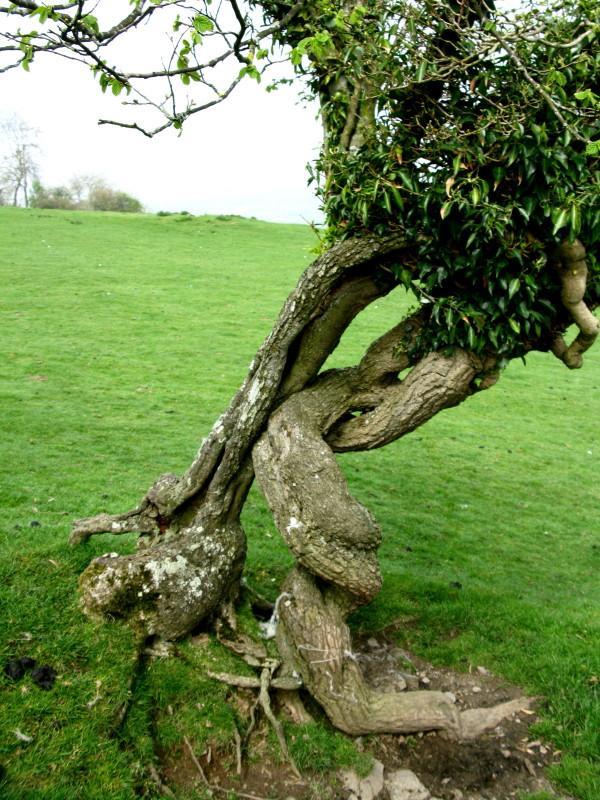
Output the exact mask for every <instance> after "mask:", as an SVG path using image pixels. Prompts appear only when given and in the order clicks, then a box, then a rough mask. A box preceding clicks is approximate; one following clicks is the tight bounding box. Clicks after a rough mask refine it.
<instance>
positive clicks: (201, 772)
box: [183, 736, 210, 786]
mask: <svg viewBox="0 0 600 800" xmlns="http://www.w3.org/2000/svg"><path fill="white" fill-rule="evenodd" d="M183 742H184V744H185V746H186V747H187V749H188V752H189V754H190V758H191V759H192V761H193V762H194V766H195V767H196V769H197V770H198V774H199V775H200V778H201V779H202V783H203V784H204V785H205V786H210V784H209V782H208V778H207V777H206V773H205V772H204V770H203V769H202V764H201V763H200V762H199V761H198V759H197V758H196V753H194V748H193V747H192V744H191V742H190V740H189V739H188V737H187V736H184V737H183Z"/></svg>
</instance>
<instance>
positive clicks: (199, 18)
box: [192, 14, 215, 33]
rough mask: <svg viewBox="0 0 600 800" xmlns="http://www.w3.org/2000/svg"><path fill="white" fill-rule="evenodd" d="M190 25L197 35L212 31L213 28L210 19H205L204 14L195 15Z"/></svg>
mask: <svg viewBox="0 0 600 800" xmlns="http://www.w3.org/2000/svg"><path fill="white" fill-rule="evenodd" d="M192 24H193V25H194V28H195V29H196V30H197V31H198V33H208V31H212V30H214V27H215V26H214V23H213V21H212V19H210V18H209V17H205V16H204V14H196V16H195V17H194V19H193V23H192Z"/></svg>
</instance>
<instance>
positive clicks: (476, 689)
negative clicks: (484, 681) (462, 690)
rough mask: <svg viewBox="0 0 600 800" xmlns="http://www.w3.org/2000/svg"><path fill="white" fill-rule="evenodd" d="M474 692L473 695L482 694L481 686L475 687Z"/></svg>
mask: <svg viewBox="0 0 600 800" xmlns="http://www.w3.org/2000/svg"><path fill="white" fill-rule="evenodd" d="M472 691H473V694H479V693H480V692H481V686H474V687H473V689H472Z"/></svg>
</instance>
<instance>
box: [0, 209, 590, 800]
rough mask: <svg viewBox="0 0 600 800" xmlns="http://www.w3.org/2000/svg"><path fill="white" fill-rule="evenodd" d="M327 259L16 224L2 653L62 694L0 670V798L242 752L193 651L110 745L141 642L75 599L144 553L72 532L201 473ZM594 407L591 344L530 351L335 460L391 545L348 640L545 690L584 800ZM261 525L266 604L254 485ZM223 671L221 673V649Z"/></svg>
mask: <svg viewBox="0 0 600 800" xmlns="http://www.w3.org/2000/svg"><path fill="white" fill-rule="evenodd" d="M314 244H315V240H314V236H313V234H312V233H311V232H310V231H309V230H308V229H307V228H304V227H302V226H294V225H274V224H268V223H263V222H258V221H255V220H244V219H240V218H236V217H232V218H231V217H230V218H218V217H201V218H192V217H179V216H171V217H153V216H144V215H140V216H133V215H132V216H121V215H116V214H115V215H112V214H92V213H83V212H79V213H77V212H74V213H69V212H53V211H36V210H19V209H5V208H0V325H1V339H0V341H1V348H0V397H1V407H0V408H1V417H0V425H1V429H2V450H1V456H0V504H1V507H2V515H1V517H0V658H1V659H2V664H3V663H4V662H5V661H6V660H7V659H8V658H11V657H15V656H24V655H29V656H32V657H33V658H35V659H36V660H37V661H38V662H40V663H48V664H51V665H52V666H53V667H54V668H55V669H56V670H57V672H58V675H59V677H58V680H57V684H56V686H55V688H54V689H53V690H52V691H48V692H44V691H42V690H40V689H38V688H37V687H35V686H33V685H32V684H31V682H30V681H29V680H28V679H24V680H23V681H21V682H19V683H16V684H15V683H13V682H11V681H10V680H9V679H8V678H6V677H5V676H4V675H2V676H1V677H0V764H1V765H3V766H4V767H5V768H6V772H7V778H6V779H5V781H4V783H0V797H2V798H6V799H7V800H30V799H31V800H38V799H40V800H41V799H42V798H43V800H70V799H71V798H73V799H74V800H75V798H84V800H88V798H89V800H93V799H94V798H103V800H112V798H114V799H115V800H121V799H122V800H128V799H129V798H134V797H136V796H140V793H141V794H142V796H146V797H151V796H153V795H152V792H153V785H152V784H146V783H145V780H146V779H145V777H144V776H145V769H144V767H145V766H146V765H147V764H148V763H149V762H150V761H152V760H153V758H154V757H155V755H156V751H155V749H156V748H157V747H158V748H159V749H164V750H166V749H168V748H177V747H180V746H181V742H182V740H183V737H184V736H186V735H187V736H189V737H190V738H191V739H193V740H194V741H195V742H197V743H198V746H200V745H201V744H202V742H204V741H208V739H211V740H212V741H215V740H216V741H219V740H221V741H227V740H228V739H229V737H230V735H231V731H232V725H233V712H232V711H231V710H229V707H228V706H227V705H226V704H225V703H224V702H223V697H224V690H222V689H220V688H219V687H216V686H215V685H214V684H212V683H211V682H210V681H209V680H208V679H207V678H206V677H205V676H204V675H203V672H202V669H201V668H200V667H201V665H200V664H198V669H192V668H191V667H190V663H189V662H190V660H192V661H193V659H195V658H197V656H196V655H195V651H193V650H192V649H191V648H188V649H187V650H186V648H185V646H184V648H183V649H184V651H185V652H187V658H188V660H187V661H186V660H183V659H165V660H158V661H155V662H152V664H151V665H150V666H149V668H148V669H147V670H146V671H145V672H144V674H143V677H142V679H141V680H140V681H139V682H138V685H137V686H136V687H135V688H136V695H135V696H136V702H135V703H134V705H133V707H132V710H131V713H130V714H129V717H128V719H127V721H126V724H125V726H124V727H123V728H122V729H121V730H120V731H119V732H118V735H115V714H116V710H118V708H119V705H120V703H122V702H123V701H124V700H125V698H126V696H127V691H128V685H129V684H128V681H129V676H130V675H131V672H132V655H133V652H134V643H133V641H132V638H131V636H130V634H129V633H128V631H127V630H125V629H123V628H122V627H120V626H118V625H116V624H115V625H110V626H109V625H104V626H95V625H92V624H90V623H89V622H87V621H86V620H85V619H84V618H83V617H82V616H81V614H80V611H79V609H78V606H77V597H76V585H77V577H78V575H79V573H80V572H81V570H82V569H83V568H84V566H85V565H86V564H87V563H88V562H89V560H90V559H91V558H92V557H93V556H95V555H97V554H100V553H103V552H106V551H107V550H117V549H118V550H120V551H125V550H126V549H127V548H132V547H133V542H132V541H131V540H130V538H129V537H121V538H120V539H115V538H111V537H108V536H103V537H96V538H95V539H93V540H92V541H91V542H89V543H88V544H86V545H83V546H81V547H79V548H75V549H72V548H69V547H68V546H67V544H66V539H67V535H68V531H69V526H70V521H71V520H72V519H73V518H75V517H79V516H85V515H89V514H93V513H96V512H99V511H102V510H107V511H122V510H125V509H127V508H129V507H130V506H132V505H133V504H135V503H136V502H137V500H138V499H139V498H140V497H141V495H142V494H143V492H144V491H145V490H146V489H147V487H148V486H149V485H150V484H151V482H152V481H153V480H154V479H155V478H156V477H157V475H158V474H160V473H163V472H168V471H173V472H178V471H181V470H182V469H184V468H185V467H186V466H187V464H188V462H189V460H190V458H191V457H192V456H193V454H194V453H195V451H196V449H197V445H198V442H199V440H200V438H201V437H202V436H203V435H205V434H206V432H207V431H208V430H209V428H210V426H211V425H212V422H213V421H214V419H215V417H216V415H217V414H218V413H220V411H222V410H223V408H224V407H225V405H226V404H227V402H228V400H229V398H230V396H231V395H232V393H233V392H234V391H235V389H236V388H237V386H238V384H239V382H240V381H241V380H242V378H243V377H244V374H245V370H246V368H247V365H248V364H249V362H250V360H251V358H252V356H253V354H254V352H255V350H256V348H257V346H258V345H259V344H260V342H261V340H262V338H263V337H264V335H265V334H266V333H267V332H268V331H269V328H270V325H271V322H272V320H273V318H274V317H275V315H276V314H277V312H278V309H279V306H280V304H281V302H282V300H283V299H284V297H285V296H286V294H287V293H288V292H289V291H290V290H291V288H292V287H293V285H294V283H295V280H296V278H297V276H298V274H299V273H300V271H301V270H302V269H303V267H304V266H305V265H306V264H307V263H308V262H309V261H310V259H311V255H310V249H311V248H312V247H313V246H314ZM404 303H405V301H404V300H403V299H402V298H397V297H396V296H391V297H389V298H386V300H385V301H381V302H379V303H377V304H376V307H375V308H371V309H369V310H368V311H367V312H365V313H364V315H362V316H361V318H360V319H359V320H357V322H356V323H355V325H353V327H352V329H351V330H350V331H349V332H348V334H347V336H346V337H345V339H344V341H343V342H342V344H341V346H340V348H339V350H338V352H337V353H336V354H335V357H334V359H333V362H332V363H334V364H335V365H342V364H347V363H352V362H353V361H354V360H355V359H356V357H357V356H358V355H359V354H360V353H361V351H362V349H363V348H364V347H365V346H366V345H367V344H368V343H369V341H370V340H371V339H372V338H373V337H374V336H375V335H377V334H378V333H379V332H381V331H383V330H385V329H386V327H389V325H390V324H392V323H393V322H394V321H395V320H396V319H397V318H398V316H399V315H400V314H401V312H402V309H403V307H404ZM599 389H600V347H597V348H596V349H595V350H592V351H591V352H590V353H589V355H588V356H587V357H586V363H585V367H584V369H583V370H580V371H578V372H573V373H569V372H568V371H567V370H566V369H565V368H564V367H562V366H561V365H560V364H559V362H558V361H556V360H555V359H553V358H551V357H549V356H541V355H534V356H531V357H530V358H529V359H528V361H527V365H526V366H523V365H522V364H521V363H514V364H511V365H510V366H509V368H508V369H507V370H506V372H505V374H504V375H503V377H502V380H501V381H500V383H499V384H498V385H497V386H496V387H494V389H493V390H491V391H489V392H485V393H482V394H481V395H480V396H477V397H475V398H473V399H472V400H470V401H469V402H467V403H465V404H464V405H463V406H461V407H459V408H457V409H453V410H451V411H449V412H446V413H444V414H442V415H439V416H438V417H437V418H436V419H434V420H433V421H432V422H431V423H429V424H428V425H427V426H425V427H424V428H422V429H420V430H418V431H417V432H415V433H414V434H412V435H411V436H409V437H407V438H406V439H404V440H402V441H401V442H397V443H395V444H394V445H391V446H389V447H387V448H385V449H384V450H381V451H377V452H373V453H369V454H353V455H348V456H344V457H343V459H342V461H341V463H342V464H343V465H344V468H345V470H346V474H347V475H348V478H349V481H350V483H351V487H352V489H353V491H354V492H355V494H356V496H357V497H358V498H359V499H360V500H361V501H362V502H364V503H366V504H367V505H368V506H369V508H370V509H371V510H372V511H373V512H374V513H375V515H376V516H377V518H378V520H379V522H380V523H381V526H382V530H383V536H384V543H383V546H382V548H381V559H382V566H383V573H384V588H383V591H382V593H381V595H380V596H379V598H378V599H377V600H376V601H375V602H374V603H373V604H372V605H370V606H369V607H367V608H365V609H363V610H361V612H359V614H357V615H356V618H355V619H354V621H353V624H354V625H355V626H356V627H357V628H359V629H362V630H376V629H379V628H382V627H384V626H385V625H388V624H389V623H391V622H392V621H394V620H397V619H398V618H404V619H406V620H407V621H408V622H409V624H407V626H406V629H405V632H404V633H403V632H402V629H401V630H400V632H399V634H398V636H399V637H400V641H401V642H403V643H404V644H406V645H407V646H409V647H411V648H413V649H415V650H416V651H418V652H420V653H421V654H423V655H424V656H425V657H427V658H428V659H430V660H433V661H435V662H436V663H440V664H442V663H444V664H450V665H454V666H456V667H457V668H458V669H467V668H468V667H469V665H470V664H477V665H485V666H486V667H488V668H489V669H491V670H493V671H494V672H496V673H497V674H500V675H502V676H505V677H506V678H508V679H510V680H512V681H514V682H516V683H518V684H520V685H521V686H522V687H523V688H524V689H526V690H527V691H528V692H530V693H533V694H536V695H542V696H544V697H545V698H546V701H545V704H544V714H543V718H542V721H541V722H540V723H538V726H537V734H538V735H539V736H541V737H545V738H547V739H548V740H549V741H551V742H552V743H554V745H555V746H557V747H559V748H560V749H561V750H562V752H563V759H562V762H561V764H560V765H559V766H557V767H555V768H554V771H553V774H552V777H553V779H554V780H555V781H556V782H557V784H558V785H560V786H561V787H562V788H563V789H564V790H565V791H567V792H569V793H570V794H572V795H573V796H574V797H577V798H579V799H580V800H598V798H600V680H599V679H600V610H599V609H600V581H599V579H598V576H599V571H600V538H599V537H598V533H599V532H600V510H599V509H600V484H599V482H598V479H597V464H598V457H599V455H600V422H599V418H598V391H599ZM244 525H245V528H246V530H247V533H248V536H249V547H250V553H249V561H248V578H249V580H250V581H251V582H252V583H253V585H255V586H256V587H257V588H258V589H260V590H261V591H262V592H263V593H265V594H268V595H270V596H271V597H273V596H274V595H275V594H276V592H277V587H278V584H279V582H280V580H281V578H282V577H283V575H284V574H285V572H286V569H287V567H288V566H289V563H290V560H289V558H288V556H287V554H286V552H285V549H284V547H283V545H282V544H281V543H280V542H279V539H278V536H277V534H276V532H275V531H274V529H273V526H272V524H271V521H270V517H269V515H268V513H267V512H266V510H265V507H264V504H263V503H262V501H261V499H260V497H259V496H258V493H256V492H253V493H252V495H251V498H250V502H249V504H248V507H247V510H246V511H245V514H244ZM407 548H410V549H407ZM457 582H458V583H460V585H461V587H462V588H460V589H459V588H456V584H457ZM453 584H454V585H453ZM208 657H209V658H211V659H214V663H218V664H220V665H223V664H225V665H226V664H227V659H228V658H229V656H226V655H224V654H223V652H222V651H221V649H220V648H219V647H218V646H217V645H216V644H214V643H210V644H209V645H208ZM229 667H230V668H231V669H235V670H238V671H239V669H240V667H239V665H237V664H236V665H233V664H232V663H229ZM98 697H99V699H96V701H95V702H94V699H95V698H98ZM198 703H200V704H201V705H202V704H203V708H202V709H201V710H199V709H198V708H197V704H198ZM169 709H170V711H169V713H167V711H168V710H169ZM207 723H208V726H207ZM324 731H325V733H324ZM16 732H18V733H16ZM19 734H22V735H24V736H26V737H31V741H30V742H24V741H23V740H22V738H19ZM151 734H152V735H151ZM325 741H326V742H327V744H326V745H325V744H324V742H325ZM300 745H302V748H303V749H302V750H300V749H299V748H300ZM297 747H298V749H297V750H296V752H295V755H296V757H297V760H298V761H299V765H300V766H301V767H302V766H304V767H306V766H308V765H312V766H313V767H315V766H316V767H319V768H321V769H323V770H327V769H330V768H332V767H333V766H335V765H337V764H348V763H356V762H357V760H359V759H360V757H359V755H358V754H357V753H356V751H355V750H354V749H353V747H352V746H351V745H350V744H349V743H348V742H347V740H346V739H345V738H344V737H342V736H334V735H330V734H328V733H327V731H326V729H325V728H324V727H323V723H319V725H315V726H314V730H312V731H310V732H309V734H308V738H302V739H301V741H299V743H298V745H297ZM144 793H145V794H144Z"/></svg>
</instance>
